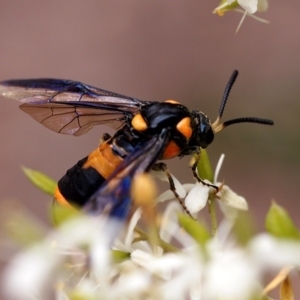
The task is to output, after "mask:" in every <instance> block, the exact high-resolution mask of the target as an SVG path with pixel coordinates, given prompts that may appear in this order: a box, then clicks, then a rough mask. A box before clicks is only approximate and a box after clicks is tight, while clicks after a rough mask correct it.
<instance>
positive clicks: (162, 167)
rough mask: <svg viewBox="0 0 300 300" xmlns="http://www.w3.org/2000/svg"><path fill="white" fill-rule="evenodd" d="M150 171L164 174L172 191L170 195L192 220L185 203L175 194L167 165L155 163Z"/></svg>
mask: <svg viewBox="0 0 300 300" xmlns="http://www.w3.org/2000/svg"><path fill="white" fill-rule="evenodd" d="M152 169H153V170H154V171H162V172H164V173H165V174H166V176H167V178H168V181H169V184H170V190H171V191H172V193H173V194H174V196H175V198H176V199H177V200H178V202H179V204H180V205H181V206H182V208H183V210H184V211H185V212H186V213H187V214H188V215H189V216H190V217H191V218H192V219H194V217H193V216H192V215H191V213H190V212H189V210H188V209H187V207H186V206H185V203H184V200H183V199H181V198H180V197H179V195H178V194H177V192H176V187H175V184H174V180H173V178H172V176H171V173H170V171H169V169H168V167H167V165H166V164H165V163H156V164H155V165H154V166H153V167H152Z"/></svg>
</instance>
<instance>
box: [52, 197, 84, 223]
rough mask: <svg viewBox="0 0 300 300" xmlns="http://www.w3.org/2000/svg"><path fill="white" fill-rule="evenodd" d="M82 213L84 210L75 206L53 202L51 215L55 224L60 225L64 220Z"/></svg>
mask: <svg viewBox="0 0 300 300" xmlns="http://www.w3.org/2000/svg"><path fill="white" fill-rule="evenodd" d="M81 215H82V211H80V210H78V209H76V208H75V207H73V206H64V205H60V204H59V203H57V202H55V201H54V203H53V205H52V207H51V216H52V220H53V225H54V226H60V225H61V224H63V223H64V222H66V221H68V220H70V219H73V218H76V217H78V216H81Z"/></svg>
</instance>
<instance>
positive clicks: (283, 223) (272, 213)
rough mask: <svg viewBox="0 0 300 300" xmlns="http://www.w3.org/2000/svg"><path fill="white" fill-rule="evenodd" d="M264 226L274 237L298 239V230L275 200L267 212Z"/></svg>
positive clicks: (299, 237)
mask: <svg viewBox="0 0 300 300" xmlns="http://www.w3.org/2000/svg"><path fill="white" fill-rule="evenodd" d="M265 226H266V230H267V231H268V232H269V233H271V234H272V235H274V236H276V237H279V238H290V239H297V240H299V239H300V234H299V230H298V228H297V227H296V226H295V224H294V222H293V220H292V219H291V217H290V215H289V214H288V212H287V211H286V210H285V209H284V208H283V207H281V206H280V205H278V204H276V203H275V202H273V203H272V205H271V207H270V209H269V211H268V213H267V216H266V220H265Z"/></svg>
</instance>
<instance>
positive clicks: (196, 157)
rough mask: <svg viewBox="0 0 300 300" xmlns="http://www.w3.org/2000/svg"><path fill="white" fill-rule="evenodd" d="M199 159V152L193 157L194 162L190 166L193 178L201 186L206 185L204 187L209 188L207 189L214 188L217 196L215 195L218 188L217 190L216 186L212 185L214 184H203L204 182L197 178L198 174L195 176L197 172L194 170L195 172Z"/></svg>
mask: <svg viewBox="0 0 300 300" xmlns="http://www.w3.org/2000/svg"><path fill="white" fill-rule="evenodd" d="M200 159H201V153H200V151H199V152H198V153H197V154H196V155H195V161H194V163H193V164H192V166H191V169H192V172H193V176H194V178H195V179H196V180H197V181H198V182H201V183H202V184H203V185H206V186H209V187H212V188H214V189H215V190H216V194H217V193H218V192H219V188H218V187H217V186H216V185H214V184H211V183H207V182H205V181H204V180H202V179H201V178H200V177H199V176H198V174H197V171H196V170H197V165H198V163H199V161H200Z"/></svg>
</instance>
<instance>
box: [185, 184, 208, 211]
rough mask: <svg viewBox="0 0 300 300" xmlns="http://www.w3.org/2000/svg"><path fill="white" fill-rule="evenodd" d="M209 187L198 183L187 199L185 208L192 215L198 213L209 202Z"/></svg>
mask: <svg viewBox="0 0 300 300" xmlns="http://www.w3.org/2000/svg"><path fill="white" fill-rule="evenodd" d="M208 194H209V187H208V186H207V185H204V184H202V183H199V182H197V183H196V184H195V186H194V187H193V188H192V189H191V190H190V192H189V194H188V195H187V197H186V198H185V206H186V207H187V209H188V211H189V212H190V213H192V214H193V213H197V212H198V211H200V210H201V209H202V208H203V207H204V206H205V205H206V202H207V199H208Z"/></svg>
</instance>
